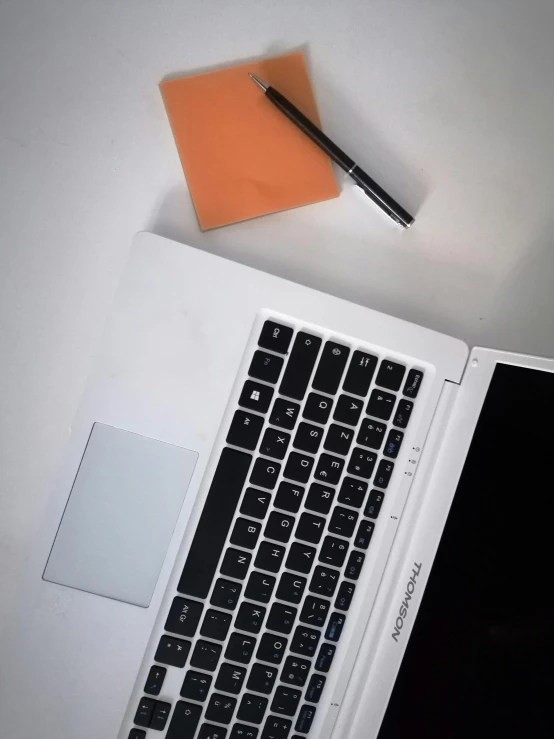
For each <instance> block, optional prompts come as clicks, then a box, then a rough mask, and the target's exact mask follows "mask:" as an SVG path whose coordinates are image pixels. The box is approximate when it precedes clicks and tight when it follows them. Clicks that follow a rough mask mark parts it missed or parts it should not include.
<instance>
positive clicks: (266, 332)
mask: <svg viewBox="0 0 554 739" xmlns="http://www.w3.org/2000/svg"><path fill="white" fill-rule="evenodd" d="M293 333H294V331H293V329H292V328H290V327H289V326H283V325H282V324H281V323H275V321H266V322H265V323H264V326H263V328H262V332H261V334H260V338H259V339H258V345H259V346H263V348H264V349H271V350H272V351H274V352H278V353H279V354H286V353H287V351H288V349H289V344H290V340H291V339H292V335H293Z"/></svg>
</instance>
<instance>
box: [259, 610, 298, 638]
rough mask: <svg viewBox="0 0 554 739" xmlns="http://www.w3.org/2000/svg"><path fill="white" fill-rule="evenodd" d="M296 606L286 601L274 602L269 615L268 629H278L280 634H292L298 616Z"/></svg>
mask: <svg viewBox="0 0 554 739" xmlns="http://www.w3.org/2000/svg"><path fill="white" fill-rule="evenodd" d="M296 613H297V611H296V608H293V607H292V606H286V605H284V603H274V604H273V605H272V606H271V610H270V612H269V616H268V617H267V623H266V625H265V627H266V629H269V630H270V631H278V632H279V633H280V634H290V632H291V631H292V627H293V625H294V619H295V618H296Z"/></svg>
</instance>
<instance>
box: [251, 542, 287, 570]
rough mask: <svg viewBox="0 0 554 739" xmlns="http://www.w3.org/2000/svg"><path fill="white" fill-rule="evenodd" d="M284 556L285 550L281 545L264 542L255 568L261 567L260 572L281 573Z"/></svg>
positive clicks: (257, 556) (259, 550)
mask: <svg viewBox="0 0 554 739" xmlns="http://www.w3.org/2000/svg"><path fill="white" fill-rule="evenodd" d="M284 556H285V548H284V547H282V546H281V545H280V544H272V543H271V542H269V541H262V543H261V544H260V548H259V549H258V554H257V555H256V560H255V562H254V566H255V567H259V569H260V570H267V571H268V572H279V570H280V569H281V562H282V561H283V557H284Z"/></svg>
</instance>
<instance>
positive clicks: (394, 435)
mask: <svg viewBox="0 0 554 739" xmlns="http://www.w3.org/2000/svg"><path fill="white" fill-rule="evenodd" d="M403 439H404V434H403V433H402V431H396V429H391V430H390V431H389V435H388V436H387V441H386V443H385V448H384V449H383V454H384V455H385V456H386V457H392V458H393V459H396V457H398V452H399V451H400V447H401V446H402V440H403Z"/></svg>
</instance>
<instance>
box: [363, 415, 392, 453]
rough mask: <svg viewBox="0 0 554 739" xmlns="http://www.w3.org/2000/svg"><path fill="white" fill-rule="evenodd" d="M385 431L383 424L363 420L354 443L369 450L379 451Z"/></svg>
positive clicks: (366, 419) (367, 419)
mask: <svg viewBox="0 0 554 739" xmlns="http://www.w3.org/2000/svg"><path fill="white" fill-rule="evenodd" d="M386 430H387V427H386V425H385V424H384V423H380V422H379V421H374V420H373V419H372V418H364V420H363V421H362V425H361V426H360V431H359V433H358V438H357V439H356V441H357V442H358V444H363V445H364V446H368V447H369V448H370V449H380V448H381V444H382V443H383V439H384V438H385V432H386Z"/></svg>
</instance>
